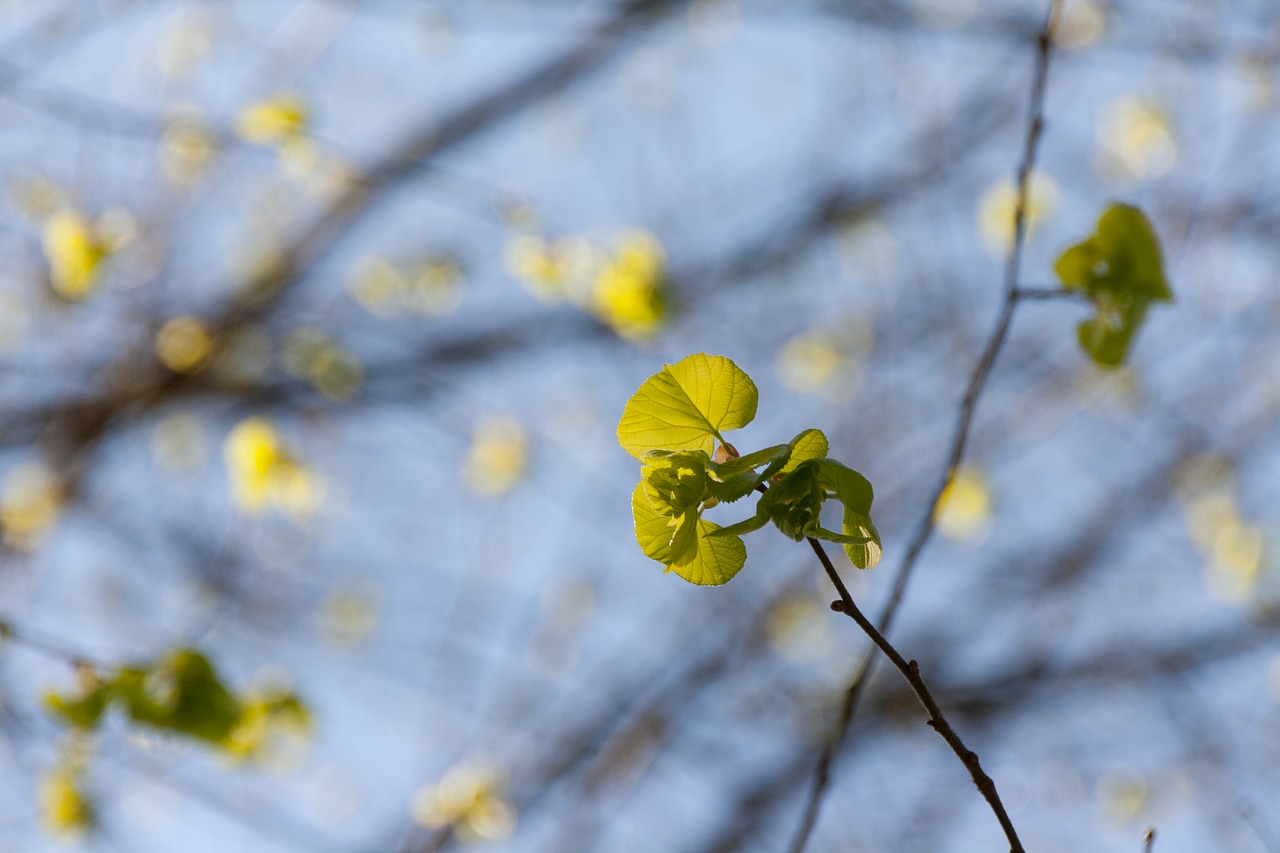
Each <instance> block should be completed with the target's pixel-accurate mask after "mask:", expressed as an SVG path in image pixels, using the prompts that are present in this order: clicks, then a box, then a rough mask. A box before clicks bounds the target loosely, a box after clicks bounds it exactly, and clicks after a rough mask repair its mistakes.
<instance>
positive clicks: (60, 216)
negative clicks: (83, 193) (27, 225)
mask: <svg viewBox="0 0 1280 853" xmlns="http://www.w3.org/2000/svg"><path fill="white" fill-rule="evenodd" d="M44 254H45V258H46V259H47V260H48V262H49V283H50V284H51V285H53V289H54V290H56V291H57V292H58V293H59V294H60V295H62V296H64V297H66V298H67V299H83V298H85V297H86V296H88V295H89V294H90V293H92V292H93V289H94V287H95V286H96V285H97V283H98V274H99V271H100V270H99V268H100V266H101V263H102V261H103V259H104V258H105V257H106V256H107V246H106V244H105V242H104V241H103V240H102V239H101V238H100V237H99V235H98V234H96V233H95V232H94V229H93V226H92V225H90V224H89V222H88V220H86V219H85V218H84V216H82V215H81V214H80V213H78V212H77V211H74V210H61V211H58V212H57V213H55V214H53V215H52V216H50V217H49V219H48V220H47V221H46V222H45V225H44Z"/></svg>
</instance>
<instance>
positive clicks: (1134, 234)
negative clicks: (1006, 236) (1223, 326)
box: [1054, 204, 1173, 367]
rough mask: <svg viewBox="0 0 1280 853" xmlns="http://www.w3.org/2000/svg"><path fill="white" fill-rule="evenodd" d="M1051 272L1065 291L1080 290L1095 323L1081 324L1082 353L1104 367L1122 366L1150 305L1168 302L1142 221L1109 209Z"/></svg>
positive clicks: (1131, 210) (1136, 213)
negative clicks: (1090, 306) (1093, 310)
mask: <svg viewBox="0 0 1280 853" xmlns="http://www.w3.org/2000/svg"><path fill="white" fill-rule="evenodd" d="M1054 271H1055V272H1057V274H1058V277H1059V278H1060V279H1062V284H1063V286H1064V287H1066V288H1068V289H1071V290H1083V291H1084V292H1085V293H1086V294H1087V295H1088V296H1089V299H1090V300H1092V301H1093V303H1094V306H1095V308H1096V309H1097V310H1096V313H1095V315H1094V317H1093V318H1092V319H1090V320H1085V321H1083V322H1082V323H1080V325H1079V327H1078V329H1077V337H1078V338H1079V341H1080V346H1081V348H1083V349H1084V351H1085V352H1086V353H1088V354H1089V356H1090V357H1091V358H1093V360H1094V361H1095V362H1096V363H1098V364H1100V365H1103V366H1107V367H1114V366H1116V365H1118V364H1121V363H1122V362H1123V361H1124V358H1125V355H1126V354H1127V353H1128V350H1129V345H1130V343H1131V341H1132V340H1133V336H1134V335H1135V334H1136V333H1137V330H1138V328H1139V327H1140V326H1141V325H1142V321H1143V320H1144V319H1145V317H1146V313H1147V307H1148V306H1149V305H1150V304H1151V303H1152V302H1172V301H1173V292H1172V291H1171V290H1170V289H1169V282H1168V280H1167V279H1166V278H1165V273H1164V263H1163V261H1162V260H1161V256H1160V242H1159V240H1158V239H1157V237H1156V234H1155V230H1154V229H1153V228H1152V227H1151V222H1150V221H1149V220H1148V219H1147V217H1146V215H1145V214H1143V212H1142V211H1141V210H1139V209H1138V208H1136V207H1133V206H1131V205H1127V204H1113V205H1111V206H1110V207H1108V208H1107V209H1106V211H1104V212H1103V214H1102V216H1101V217H1100V218H1099V219H1098V227H1097V232H1096V233H1095V234H1094V235H1093V236H1092V237H1090V238H1088V239H1087V240H1085V241H1084V242H1082V243H1079V244H1077V245H1075V246H1072V247H1071V248H1070V249H1067V250H1066V251H1065V252H1063V253H1062V256H1061V257H1059V258H1058V261H1057V263H1056V264H1054Z"/></svg>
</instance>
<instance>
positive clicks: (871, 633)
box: [807, 536, 1025, 853]
mask: <svg viewBox="0 0 1280 853" xmlns="http://www.w3.org/2000/svg"><path fill="white" fill-rule="evenodd" d="M807 539H808V542H809V547H810V548H812V549H813V553H815V554H817V555H818V560H819V561H820V562H821V563H822V568H824V569H826V572H827V577H828V578H830V579H831V583H832V584H833V585H834V586H835V588H836V592H838V593H839V594H840V598H839V599H837V600H836V601H833V602H832V603H831V609H832V610H836V611H838V612H840V613H844V614H845V615H847V616H848V617H849V618H850V619H852V620H853V621H854V622H856V623H857V624H858V627H859V628H861V629H862V630H863V632H864V633H865V634H866V635H867V636H868V637H870V638H871V642H873V643H875V644H876V646H877V647H879V649H880V651H882V652H883V653H884V655H885V657H887V658H888V659H889V661H890V662H891V663H892V664H893V665H894V666H895V667H896V668H897V670H898V672H900V673H902V677H903V678H905V679H906V680H907V683H908V684H909V685H911V689H912V690H913V691H915V694H916V698H918V699H919V700H920V704H921V705H923V706H924V709H925V711H927V712H928V714H929V720H928V723H929V727H930V728H932V729H933V730H934V731H936V732H937V733H938V735H939V736H941V738H942V739H943V740H945V741H946V742H947V746H949V747H951V751H952V752H954V753H955V754H956V756H957V757H959V759H960V761H961V762H962V763H963V764H964V766H965V768H966V769H967V770H968V771H969V776H970V777H971V778H972V779H973V784H974V785H975V786H976V787H977V789H978V791H979V792H980V793H981V794H982V796H983V797H984V798H985V799H986V801H987V803H988V804H989V805H990V806H991V811H993V812H995V816H996V820H998V821H1000V827H1001V829H1003V830H1004V834H1005V837H1006V838H1008V839H1009V849H1010V851H1011V853H1025V851H1024V850H1023V847H1022V842H1021V841H1020V840H1019V839H1018V832H1017V830H1015V829H1014V827H1013V821H1012V820H1010V818H1009V813H1008V811H1006V810H1005V807H1004V803H1003V802H1001V801H1000V794H999V793H998V792H997V791H996V783H995V782H994V781H993V780H992V779H991V777H990V776H988V775H987V773H986V771H985V770H983V769H982V764H981V763H980V762H979V761H978V755H977V753H975V752H973V750H971V749H969V748H968V747H967V746H965V744H964V741H962V740H961V739H960V736H959V735H958V734H956V731H955V729H953V728H952V727H951V724H950V723H948V722H947V719H946V717H944V716H943V714H942V709H941V708H939V707H938V703H937V702H936V701H934V698H933V694H931V693H930V692H929V688H928V687H927V686H926V685H925V683H924V678H923V677H921V675H920V665H919V664H918V663H916V662H915V661H914V660H907V659H906V658H904V657H903V656H902V654H901V653H900V652H899V651H898V650H897V649H895V648H894V647H893V644H892V643H890V642H889V641H888V640H887V639H885V636H884V634H882V633H880V632H879V631H878V630H876V626H875V625H873V624H871V620H870V619H868V618H867V617H866V616H864V615H863V613H862V611H861V610H859V609H858V605H857V604H856V603H854V600H853V596H852V595H850V594H849V588H848V587H846V586H845V584H844V580H842V579H841V577H840V574H839V573H838V572H837V571H836V567H835V566H834V565H832V563H831V558H830V557H828V556H827V552H826V550H825V549H824V548H823V547H822V543H820V542H819V541H818V540H817V539H814V538H813V537H812V536H810V537H807Z"/></svg>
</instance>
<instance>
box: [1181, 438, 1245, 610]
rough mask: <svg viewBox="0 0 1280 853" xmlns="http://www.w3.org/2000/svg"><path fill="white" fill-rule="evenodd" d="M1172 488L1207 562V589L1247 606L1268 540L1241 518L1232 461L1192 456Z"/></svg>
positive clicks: (1183, 465) (1193, 538)
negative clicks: (1183, 507) (1180, 502)
mask: <svg viewBox="0 0 1280 853" xmlns="http://www.w3.org/2000/svg"><path fill="white" fill-rule="evenodd" d="M1174 488H1175V490H1176V493H1177V495H1178V497H1179V498H1180V499H1181V500H1182V502H1183V504H1184V506H1185V509H1186V516H1187V528H1188V532H1189V533H1190V536H1191V541H1192V542H1193V543H1194V544H1195V546H1196V548H1197V549H1198V550H1199V551H1200V553H1201V554H1203V555H1204V557H1205V559H1206V560H1207V571H1208V584H1209V589H1210V590H1211V591H1212V592H1213V593H1214V594H1215V595H1217V596H1218V597H1219V598H1222V599H1223V600H1225V601H1230V602H1233V603H1236V604H1243V603H1245V602H1246V601H1248V600H1249V598H1250V597H1251V596H1252V595H1253V593H1254V590H1255V588H1256V586H1257V583H1258V581H1259V579H1260V578H1261V576H1262V571H1263V568H1264V557H1265V556H1266V554H1265V545H1266V542H1265V536H1264V535H1263V532H1262V528H1261V527H1259V526H1258V525H1256V524H1252V523H1249V522H1247V521H1245V520H1244V518H1242V516H1241V514H1240V508H1239V505H1238V504H1237V503H1236V498H1235V483H1234V476H1233V474H1232V470H1231V466H1230V463H1229V462H1228V461H1227V460H1225V459H1222V458H1220V457H1215V456H1195V457H1192V458H1191V459H1190V460H1188V461H1187V462H1185V463H1183V464H1182V465H1181V466H1179V469H1178V471H1177V472H1176V473H1175V476H1174Z"/></svg>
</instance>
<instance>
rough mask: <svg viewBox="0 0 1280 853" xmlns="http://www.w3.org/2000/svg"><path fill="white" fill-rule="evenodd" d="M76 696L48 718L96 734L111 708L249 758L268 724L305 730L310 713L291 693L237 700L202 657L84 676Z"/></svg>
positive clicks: (187, 652)
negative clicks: (274, 723)
mask: <svg viewBox="0 0 1280 853" xmlns="http://www.w3.org/2000/svg"><path fill="white" fill-rule="evenodd" d="M85 679H86V683H85V684H84V685H83V687H82V689H81V690H80V691H79V692H78V693H76V694H75V695H72V696H63V695H60V694H58V693H51V694H50V695H49V696H48V697H47V698H46V704H47V706H48V708H49V710H50V711H51V712H52V713H53V714H54V715H55V716H56V717H58V718H59V719H61V720H62V721H63V722H64V723H66V724H68V725H70V726H71V727H73V728H76V729H81V730H94V729H97V728H98V726H99V725H100V724H101V723H102V719H103V717H104V716H105V715H106V713H107V711H108V710H109V709H110V708H111V707H113V706H114V707H116V708H118V709H119V710H121V711H122V712H123V713H124V714H125V716H126V717H128V718H129V720H131V721H132V722H133V723H135V724H137V725H140V726H145V727H147V728H152V729H156V730H159V731H163V732H167V733H169V734H174V735H179V736H183V737H187V738H191V739H193V740H198V741H203V742H205V743H207V744H210V745H212V746H215V747H217V748H219V749H223V750H225V751H227V752H229V753H232V754H234V755H247V754H249V753H251V752H253V751H254V750H255V749H256V748H257V747H258V746H259V745H260V744H261V742H262V739H263V735H264V734H265V732H264V725H265V723H267V722H289V723H292V724H295V725H303V726H305V725H306V723H307V721H308V718H309V715H308V713H307V710H306V707H305V706H304V705H303V704H302V702H301V701H300V700H299V699H298V697H297V696H295V695H294V694H292V693H286V692H275V693H268V694H264V695H237V694H236V693H234V692H232V691H231V689H229V688H228V687H227V686H226V685H225V684H224V683H223V681H222V679H221V677H220V676H219V675H218V672H217V671H216V670H215V669H214V667H213V665H212V664H211V663H210V662H209V660H208V658H206V657H205V656H204V655H203V654H201V653H200V652H198V651H195V650H194V649H178V650H176V651H173V652H170V653H169V654H167V655H164V656H163V657H161V658H159V659H157V660H155V661H152V662H150V663H146V664H141V665H135V666H128V667H122V668H120V669H117V670H113V671H112V672H111V673H110V674H103V673H97V672H87V673H85Z"/></svg>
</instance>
